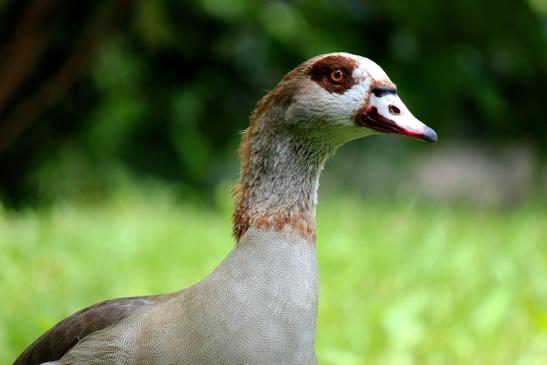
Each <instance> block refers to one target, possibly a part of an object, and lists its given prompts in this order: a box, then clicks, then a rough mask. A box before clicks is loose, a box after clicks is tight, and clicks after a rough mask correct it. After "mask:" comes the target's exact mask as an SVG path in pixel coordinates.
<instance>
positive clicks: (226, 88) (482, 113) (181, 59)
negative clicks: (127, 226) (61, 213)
mask: <svg viewBox="0 0 547 365" xmlns="http://www.w3.org/2000/svg"><path fill="white" fill-rule="evenodd" d="M39 1H40V0H34V1H32V0H25V1H21V0H17V1H16V0H12V1H7V0H3V1H0V41H3V42H4V43H6V42H7V41H8V40H10V39H13V38H14V37H17V36H20V34H18V32H21V29H20V28H18V27H17V24H18V22H19V21H20V19H21V18H24V15H25V11H26V10H25V9H27V7H28V6H30V5H32V4H33V3H38V2H39ZM51 3H53V4H57V5H56V6H57V7H58V8H56V9H55V12H54V13H53V12H52V14H53V15H50V16H49V17H47V21H44V22H43V24H42V25H41V28H40V33H39V34H40V35H41V36H42V37H43V43H44V45H45V46H44V47H45V48H44V51H43V54H41V55H40V57H39V59H38V61H37V62H36V64H35V66H34V67H33V68H32V69H30V70H29V71H28V73H29V74H28V75H27V77H26V79H25V81H24V82H22V83H21V84H20V86H19V87H18V88H17V89H16V90H15V91H14V92H13V93H11V94H10V95H9V98H8V99H7V101H6V103H5V104H4V105H0V118H1V119H0V134H1V133H2V127H6V128H9V127H10V126H6V124H7V123H12V121H13V120H14V119H10V115H11V114H10V113H12V112H14V111H16V110H17V107H18V106H20V105H23V106H24V104H22V103H23V102H24V101H25V98H26V97H27V96H28V95H32V94H33V92H35V91H36V90H39V89H40V87H41V86H43V85H44V84H45V83H46V82H47V81H48V80H50V78H51V75H52V74H54V73H55V72H56V71H57V70H59V69H60V68H62V66H61V65H62V64H63V62H65V60H66V59H68V58H69V57H70V55H72V54H73V53H76V54H77V49H78V47H79V46H81V45H82V44H83V45H84V46H85V37H84V38H82V36H81V35H82V34H84V35H85V34H86V32H87V33H89V34H95V33H96V32H99V31H101V29H102V28H105V29H106V26H105V25H104V24H102V23H100V22H97V21H96V19H97V18H100V16H101V14H104V13H105V12H107V11H108V8H109V6H111V4H112V3H115V2H114V1H97V2H89V3H80V2H70V1H62V0H57V1H53V2H51ZM126 3H127V4H128V5H127V7H126V8H124V11H123V14H122V15H123V16H122V17H120V18H119V19H118V20H117V21H116V22H115V23H114V24H113V25H111V27H110V28H109V30H108V33H107V35H106V36H105V37H104V38H101V39H100V44H99V47H98V49H97V52H95V53H94V54H93V56H92V57H91V56H90V57H83V59H84V60H85V61H87V62H88V64H86V65H85V67H83V68H82V71H81V72H79V73H78V74H77V75H75V76H74V80H72V82H70V87H67V88H66V89H67V90H66V91H65V92H62V93H61V95H59V97H58V98H57V99H56V100H55V102H51V103H50V104H51V105H47V107H44V108H42V109H41V110H40V112H39V113H37V115H36V116H34V117H33V118H31V120H27V121H26V123H27V124H28V127H27V128H24V131H23V132H22V133H20V135H18V136H17V138H16V139H15V140H14V141H13V142H11V143H9V145H8V146H7V147H6V146H4V148H2V149H3V152H1V154H0V168H1V171H2V174H1V176H0V194H2V196H3V198H4V200H5V201H11V202H17V201H19V202H21V201H23V202H25V200H30V201H33V200H34V199H35V198H40V199H42V200H43V199H46V200H47V198H50V197H52V196H54V195H55V191H62V194H66V193H67V192H70V191H71V189H72V190H73V191H76V192H82V191H83V192H87V193H91V194H93V193H94V192H97V193H100V192H101V191H103V190H104V189H106V188H107V187H108V186H109V183H110V182H109V181H110V180H111V179H113V178H112V176H113V173H112V172H113V171H118V170H120V169H122V170H125V171H129V172H130V173H132V174H135V175H136V176H139V178H147V177H154V178H161V179H166V180H169V181H180V182H182V184H184V186H187V187H191V188H193V189H196V188H197V189H207V188H209V187H211V186H213V185H214V184H215V183H216V182H217V181H218V180H219V179H220V178H222V177H223V176H225V175H226V171H230V172H233V171H234V170H236V169H237V162H235V159H236V154H235V150H236V149H237V144H238V131H240V130H242V129H244V128H245V127H246V125H247V121H248V115H249V114H250V112H251V111H252V109H253V108H254V104H255V103H256V101H257V100H258V99H259V98H260V97H261V96H262V95H263V94H264V93H265V92H266V91H267V90H268V89H271V88H272V87H273V86H274V85H275V84H276V82H277V81H278V80H279V79H280V78H281V77H282V76H283V75H284V74H285V73H286V72H287V71H288V70H290V69H291V68H292V67H294V66H295V65H297V64H298V63H300V62H302V61H304V60H305V59H307V58H308V57H311V56H314V55H317V54H319V53H325V52H332V51H348V52H352V53H356V54H361V55H365V56H367V57H369V58H371V59H373V60H375V61H376V62H377V63H379V64H380V65H381V66H382V67H383V68H384V69H385V70H386V72H387V73H388V74H389V75H390V76H391V78H392V79H393V80H394V81H395V82H396V83H397V84H398V85H399V87H400V94H401V95H402V97H403V99H404V100H406V102H407V105H409V106H410V108H411V109H412V110H413V112H414V114H415V115H417V116H419V117H420V119H423V120H424V121H426V122H427V123H428V124H430V125H431V126H432V127H434V128H435V129H437V130H438V132H439V134H440V136H441V141H442V140H443V139H449V138H460V139H476V140H479V141H481V142H483V143H487V144H496V143H504V142H508V141H514V140H519V141H520V140H522V141H526V143H531V144H533V145H534V146H536V148H537V149H538V151H544V149H545V147H546V145H547V143H546V142H547V129H546V126H545V121H544V119H545V118H544V117H543V113H542V104H543V103H544V102H545V100H547V89H546V88H545V87H543V86H544V85H546V84H547V5H546V2H545V1H544V0H530V1H502V2H499V1H492V0H487V1H476V0H458V1H443V2H440V1H433V0H411V1H400V0H385V1H358V0H339V1H334V0H319V1H318V0H298V1H291V2H289V1H245V0H231V1H227V0H192V1H176V0H163V1H147V0H140V1H126ZM23 31H24V28H23ZM75 50H76V51H75ZM3 51H4V52H5V53H4V56H6V55H7V56H9V55H10V54H9V52H8V51H9V49H7V50H6V49H4V50H3ZM87 58H89V59H87ZM23 61H24V60H23ZM1 66H2V64H0V67H1ZM0 71H1V72H4V75H7V74H8V73H10V72H12V70H11V69H5V68H4V69H0ZM0 76H1V74H0ZM0 86H1V83H0ZM52 87H55V83H53V85H52ZM59 88H60V87H59ZM15 120H16V119H15ZM13 123H14V122H13ZM0 147H2V146H0ZM114 175H115V174H114Z"/></svg>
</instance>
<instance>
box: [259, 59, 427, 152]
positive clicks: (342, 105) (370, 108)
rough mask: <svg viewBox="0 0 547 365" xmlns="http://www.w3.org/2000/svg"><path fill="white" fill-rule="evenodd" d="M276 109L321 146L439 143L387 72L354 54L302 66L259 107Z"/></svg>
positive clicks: (288, 121)
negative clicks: (398, 140) (384, 140)
mask: <svg viewBox="0 0 547 365" xmlns="http://www.w3.org/2000/svg"><path fill="white" fill-rule="evenodd" d="M271 101H274V102H273V103H272V102H271ZM272 104H277V105H279V104H282V105H283V107H284V108H285V113H284V118H281V119H282V121H281V123H282V124H289V125H290V126H291V127H292V129H293V130H295V131H300V132H303V133H302V135H305V136H312V137H315V138H314V140H316V141H317V140H324V141H329V142H332V143H334V144H335V145H341V144H343V143H345V142H348V141H350V140H353V139H356V138H360V137H364V136H367V135H371V134H378V133H389V134H400V135H405V136H408V137H411V138H415V139H420V140H424V141H427V142H436V141H437V134H436V133H435V131H434V130H433V129H431V128H429V127H428V126H426V125H425V124H424V123H422V122H420V121H419V120H418V119H417V118H416V117H414V115H412V113H411V112H410V111H409V110H408V108H407V107H406V106H405V104H404V103H403V101H402V100H401V98H400V97H399V95H398V94H397V87H396V85H395V84H394V83H393V82H392V81H391V80H390V79H389V77H388V76H387V75H386V73H385V72H384V71H383V70H382V68H381V67H380V66H378V65H377V64H376V63H374V62H373V61H371V60H369V59H368V58H365V57H361V56H356V55H353V54H349V53H330V54H325V55H320V56H317V57H314V58H312V59H310V60H308V61H306V62H305V63H303V64H301V65H300V66H298V67H296V68H295V69H294V70H292V71H291V72H289V73H288V74H287V75H286V76H285V77H284V78H283V80H282V81H281V82H280V83H279V85H278V86H277V87H276V88H275V89H274V90H272V92H270V93H269V94H268V95H267V96H266V97H265V98H264V99H263V100H262V101H261V102H259V104H258V108H257V111H259V112H260V110H261V109H262V110H264V109H266V108H267V107H270V106H271V105H272ZM270 109H275V108H270Z"/></svg>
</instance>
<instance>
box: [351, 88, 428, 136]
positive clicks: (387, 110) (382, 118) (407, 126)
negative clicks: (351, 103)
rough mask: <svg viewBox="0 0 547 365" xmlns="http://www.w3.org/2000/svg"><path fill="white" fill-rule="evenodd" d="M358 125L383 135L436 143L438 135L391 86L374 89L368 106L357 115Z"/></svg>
mask: <svg viewBox="0 0 547 365" xmlns="http://www.w3.org/2000/svg"><path fill="white" fill-rule="evenodd" d="M356 122H357V124H358V125H359V126H362V127H367V128H370V129H373V130H375V131H378V132H382V133H390V134H402V135H404V136H408V137H411V138H415V139H421V140H423V141H427V142H431V143H435V142H437V133H435V131H434V130H433V129H431V128H429V127H428V126H426V125H425V124H424V123H422V122H420V121H419V120H418V119H416V117H415V116H414V115H412V113H411V112H410V111H409V110H408V109H407V107H406V106H405V104H404V103H403V101H402V100H401V98H399V96H398V95H397V91H396V89H395V88H394V87H391V86H378V87H375V88H373V89H372V92H371V95H370V99H369V102H368V104H367V105H366V106H365V107H364V108H363V110H362V111H361V112H360V113H358V115H357V120H356Z"/></svg>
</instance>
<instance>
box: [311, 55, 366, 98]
mask: <svg viewBox="0 0 547 365" xmlns="http://www.w3.org/2000/svg"><path fill="white" fill-rule="evenodd" d="M356 67H357V61H355V60H353V59H351V58H348V57H344V56H336V55H335V56H327V57H325V58H322V59H320V60H317V61H316V62H315V63H314V64H313V65H312V66H311V69H310V77H311V79H312V80H313V81H315V82H316V83H317V84H318V85H319V86H321V87H322V88H323V89H325V90H327V91H328V92H330V93H337V94H343V93H345V92H346V91H347V90H348V89H351V87H352V86H353V85H355V84H356V80H355V79H354V78H353V70H355V68H356Z"/></svg>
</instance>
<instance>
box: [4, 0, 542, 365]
mask: <svg viewBox="0 0 547 365" xmlns="http://www.w3.org/2000/svg"><path fill="white" fill-rule="evenodd" d="M333 51H347V52H351V53H355V54H360V55H364V56H366V57H369V58H371V59H373V60H374V61H376V62H377V63H378V64H380V65H381V66H382V67H383V68H384V70H385V71H386V72H387V73H388V75H389V76H390V77H391V79H392V80H393V81H394V82H395V83H397V85H398V87H399V94H400V95H401V97H402V98H403V100H404V101H405V102H406V104H407V106H408V107H409V108H410V109H411V110H412V112H413V113H414V114H415V115H416V116H417V117H418V118H419V119H421V120H423V121H424V122H426V123H427V124H428V125H429V126H431V127H433V128H434V129H435V130H436V131H437V132H438V134H439V137H440V142H439V143H438V144H437V145H426V144H423V143H418V142H416V141H411V140H406V139H404V138H401V137H394V136H375V137H370V138H368V139H366V140H362V141H356V142H354V143H351V144H350V145H348V146H344V147H343V148H342V149H341V150H340V151H339V153H338V154H337V155H336V156H335V157H334V158H333V159H332V161H330V162H328V163H327V166H326V169H325V174H324V177H323V179H322V182H321V183H322V187H321V192H320V195H321V198H320V204H319V208H318V250H319V260H320V270H321V280H322V282H321V300H320V313H319V324H318V337H317V351H318V355H319V359H320V361H321V363H323V364H364V363H367V364H369V363H373V364H455V363H457V364H544V363H545V361H546V360H545V359H547V210H546V203H547V159H546V156H547V153H546V152H547V123H546V117H545V112H544V108H543V107H544V104H545V101H546V100H547V88H545V85H547V1H545V0H528V1H517V0H515V1H488V0H487V1H476V0H459V1H444V2H441V1H432V0H411V1H400V0H384V1H379V0H377V1H357V0H339V1H334V0H299V1H245V0H231V1H228V0H191V1H190V0H188V1H175V0H162V1H159V0H158V1H148V0H140V1H137V0H110V1H106V0H104V1H92V2H91V1H89V2H74V1H69V0H11V1H9V0H0V293H2V296H3V298H4V300H3V301H2V302H1V303H0V363H9V362H10V361H13V360H14V359H15V357H16V356H17V354H18V353H19V352H21V351H22V350H23V349H24V348H25V347H26V346H27V345H28V344H29V343H30V342H31V341H33V340H34V339H35V338H36V337H37V336H38V335H39V334H41V333H42V332H44V331H45V330H46V329H48V328H49V327H51V326H52V325H54V324H55V323H56V322H57V321H59V320H60V319H62V318H64V317H65V316H67V315H68V314H70V313H72V312H74V311H76V310H78V309H80V308H82V307H84V306H87V305H89V304H92V303H95V302H98V301H101V300H104V299H106V298H112V297H121V296H130V295H142V294H149V293H159V292H167V291H173V290H177V289H180V288H182V287H186V286H190V285H192V284H193V283H195V282H196V281H198V280H199V279H201V278H202V277H203V276H204V275H206V274H207V273H208V272H209V271H211V270H212V269H213V268H214V267H215V266H216V265H217V264H218V262H219V261H220V260H221V259H222V258H223V257H224V256H225V255H226V254H227V252H229V250H230V249H231V248H232V247H233V244H234V242H233V239H232V238H231V237H230V231H231V228H230V214H231V209H232V201H231V197H230V196H229V193H228V192H229V188H230V186H231V184H232V183H234V182H235V181H236V179H237V174H238V169H239V165H238V156H237V146H238V143H239V132H240V131H241V130H243V129H244V128H245V127H246V126H247V123H248V116H249V114H250V112H251V111H252V110H253V108H254V105H255V103H256V101H257V100H258V99H259V98H260V97H261V96H262V95H264V94H265V93H266V92H267V90H269V89H271V88H273V86H274V85H275V84H276V83H277V82H278V81H279V79H280V78H281V77H282V76H283V75H284V74H285V73H286V72H287V71H289V70H290V69H292V68H293V67H294V66H296V65H297V64H299V63H301V62H303V61H304V60H306V59H307V58H309V57H311V56H315V55H317V54H320V53H326V52H333ZM205 225H207V230H205V229H203V227H204V226H205Z"/></svg>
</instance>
